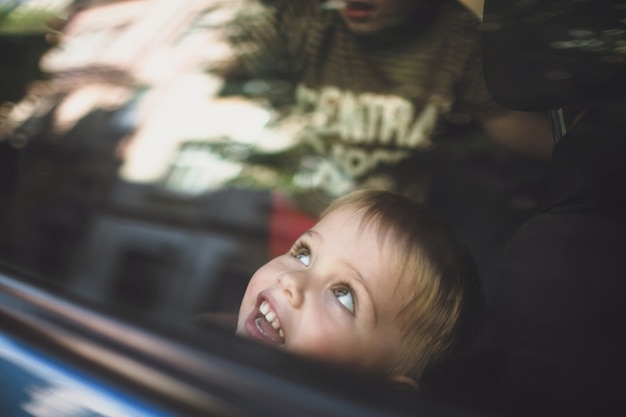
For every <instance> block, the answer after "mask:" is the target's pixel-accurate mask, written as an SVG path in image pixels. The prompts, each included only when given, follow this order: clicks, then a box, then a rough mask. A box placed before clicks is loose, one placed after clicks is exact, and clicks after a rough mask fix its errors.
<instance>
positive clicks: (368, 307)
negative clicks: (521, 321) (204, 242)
mask: <svg viewBox="0 0 626 417" xmlns="http://www.w3.org/2000/svg"><path fill="white" fill-rule="evenodd" d="M479 299H480V298H479V288H478V281H477V278H476V276H475V271H474V268H473V262H472V260H471V258H470V257H469V256H468V254H467V252H466V251H465V249H464V248H463V246H462V245H461V244H460V243H459V242H458V241H457V239H456V237H455V235H454V233H453V231H452V230H451V229H450V227H449V226H448V225H447V224H445V223H444V222H443V221H442V220H440V219H439V218H438V217H437V216H436V215H435V214H434V213H433V212H432V211H430V210H429V209H427V208H426V207H425V206H423V205H421V204H416V203H413V202H412V201H410V200H408V199H407V198H405V197H403V196H400V195H397V194H394V193H390V192H385V191H357V192H353V193H351V194H349V195H347V196H345V197H343V198H341V199H339V200H337V201H336V202H334V203H333V204H332V205H331V206H330V207H329V209H328V210H326V212H325V213H324V214H323V216H322V218H321V220H320V221H319V222H318V223H317V224H316V225H315V226H313V227H312V228H311V229H310V230H308V231H307V232H305V233H304V234H303V235H302V236H301V237H300V238H299V239H298V240H297V241H296V242H295V243H294V245H293V246H292V248H291V250H290V251H289V252H288V253H286V254H284V255H282V256H279V257H277V258H275V259H273V260H272V261H270V262H269V263H267V264H266V265H265V266H263V267H261V268H260V269H259V270H258V271H257V272H256V273H255V274H254V276H253V277H252V279H251V280H250V283H249V285H248V288H247V290H246V293H245V295H244V298H243V301H242V303H241V307H240V312H239V318H238V323H237V333H238V334H239V335H243V336H246V337H250V338H253V339H256V340H259V341H262V342H265V343H268V344H270V345H273V346H276V347H278V348H282V349H285V350H287V351H289V352H293V353H296V354H302V355H304V356H308V357H312V358H317V359H323V360H325V361H330V362H331V363H334V364H338V365H341V366H346V367H348V368H349V369H352V370H356V371H359V372H366V373H371V374H374V375H377V376H381V377H384V378H392V379H397V380H401V381H415V382H416V381H418V380H419V378H420V376H421V374H422V372H423V371H424V370H425V368H427V367H428V366H429V365H430V364H432V363H433V362H434V361H436V360H437V359H439V358H441V357H442V356H443V355H444V354H446V353H448V352H449V351H450V350H451V349H452V348H453V347H454V346H455V345H457V343H458V342H459V341H460V340H461V339H462V338H464V336H465V334H466V333H467V329H468V328H469V327H468V326H467V325H468V324H469V323H472V322H474V318H475V317H474V314H475V313H476V311H477V307H478V304H479V303H478V301H479Z"/></svg>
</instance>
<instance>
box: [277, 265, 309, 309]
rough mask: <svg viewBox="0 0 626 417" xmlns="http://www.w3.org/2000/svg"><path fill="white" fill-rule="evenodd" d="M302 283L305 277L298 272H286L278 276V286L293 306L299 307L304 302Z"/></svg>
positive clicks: (303, 283)
mask: <svg viewBox="0 0 626 417" xmlns="http://www.w3.org/2000/svg"><path fill="white" fill-rule="evenodd" d="M304 285H305V278H304V277H303V276H300V275H299V274H298V273H290V272H287V273H284V274H281V275H279V276H278V286H279V287H280V288H282V290H283V291H284V292H285V294H286V295H287V298H288V299H289V302H290V303H291V305H292V306H293V307H294V308H298V307H300V306H301V305H302V303H303V302H304Z"/></svg>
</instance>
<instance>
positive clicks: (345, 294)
mask: <svg viewBox="0 0 626 417" xmlns="http://www.w3.org/2000/svg"><path fill="white" fill-rule="evenodd" d="M333 295H334V296H335V297H336V298H337V301H339V302H340V303H341V305H342V306H344V307H345V308H346V309H347V310H348V311H349V312H351V313H354V296H353V295H352V290H351V289H350V288H349V287H346V286H341V287H337V288H335V289H333Z"/></svg>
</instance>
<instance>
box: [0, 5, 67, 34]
mask: <svg viewBox="0 0 626 417" xmlns="http://www.w3.org/2000/svg"><path fill="white" fill-rule="evenodd" d="M58 13H60V11H59V10H49V9H34V10H28V11H21V10H20V8H19V7H18V8H15V9H14V8H11V7H9V6H6V5H5V6H2V5H0V34H25V33H47V32H51V29H50V28H49V27H48V26H47V25H46V20H47V19H48V18H49V17H50V16H53V15H55V14H58Z"/></svg>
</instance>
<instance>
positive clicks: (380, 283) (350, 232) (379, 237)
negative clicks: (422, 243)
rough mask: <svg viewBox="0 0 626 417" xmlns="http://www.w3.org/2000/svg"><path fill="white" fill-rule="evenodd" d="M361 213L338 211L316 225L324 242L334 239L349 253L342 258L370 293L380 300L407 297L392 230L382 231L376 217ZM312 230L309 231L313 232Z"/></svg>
mask: <svg viewBox="0 0 626 417" xmlns="http://www.w3.org/2000/svg"><path fill="white" fill-rule="evenodd" d="M365 212H366V210H365V209H356V210H355V209H354V208H346V207H344V208H338V209H336V210H334V211H332V212H330V213H328V214H327V215H326V216H325V217H324V218H323V219H322V220H321V221H320V222H319V223H318V225H316V227H319V228H318V231H319V232H320V233H321V234H322V235H323V236H325V238H326V239H328V238H332V236H336V238H338V239H340V240H341V241H342V242H343V243H345V244H346V245H347V246H348V247H349V248H351V250H348V251H346V253H344V254H343V255H344V256H345V257H346V258H347V259H348V260H349V261H350V262H351V263H354V264H355V266H356V267H357V268H361V269H363V271H362V275H363V276H365V277H367V278H368V279H367V281H369V285H370V286H371V287H372V290H374V291H377V292H378V293H379V294H380V295H381V296H383V295H385V294H386V295H387V296H393V297H398V299H403V298H405V295H404V294H407V293H409V294H410V295H411V296H412V295H413V293H414V291H412V287H413V285H412V284H413V283H412V280H411V279H410V277H408V276H407V274H406V273H405V271H404V268H403V265H402V260H403V256H401V254H402V253H403V248H402V244H401V243H400V242H399V240H398V239H397V238H396V236H395V234H394V233H393V231H392V230H388V229H385V227H384V224H382V221H381V219H380V218H379V217H376V216H371V217H370V216H366V215H365ZM316 227H314V228H313V229H314V230H315V229H316Z"/></svg>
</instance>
